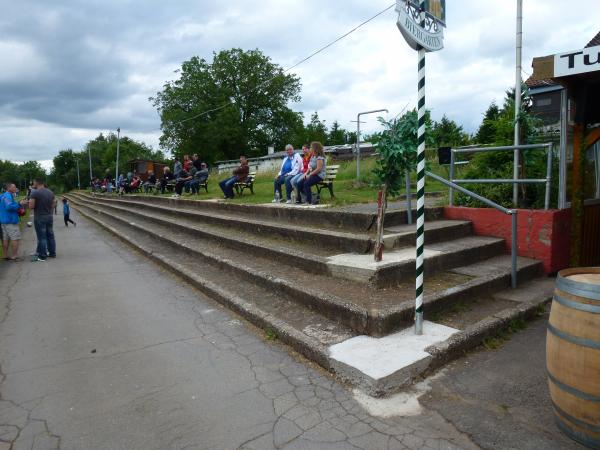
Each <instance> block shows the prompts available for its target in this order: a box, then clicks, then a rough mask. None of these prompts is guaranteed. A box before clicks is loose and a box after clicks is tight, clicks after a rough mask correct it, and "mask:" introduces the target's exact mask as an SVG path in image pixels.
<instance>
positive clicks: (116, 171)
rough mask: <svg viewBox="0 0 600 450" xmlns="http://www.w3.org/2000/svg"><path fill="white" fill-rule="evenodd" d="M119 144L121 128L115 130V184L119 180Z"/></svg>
mask: <svg viewBox="0 0 600 450" xmlns="http://www.w3.org/2000/svg"><path fill="white" fill-rule="evenodd" d="M120 142H121V127H119V128H117V166H116V169H115V183H116V181H117V180H118V179H119V143H120Z"/></svg>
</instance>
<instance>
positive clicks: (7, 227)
mask: <svg viewBox="0 0 600 450" xmlns="http://www.w3.org/2000/svg"><path fill="white" fill-rule="evenodd" d="M5 189H6V192H4V193H3V194H2V195H0V226H1V228H2V250H3V251H4V259H5V260H6V261H17V260H18V257H19V241H20V240H21V230H19V213H18V211H19V208H20V207H21V205H20V204H19V203H17V201H16V200H15V194H16V192H17V186H16V185H15V184H13V183H7V184H6V186H5ZM9 242H12V257H9V256H8V249H9V245H8V243H9Z"/></svg>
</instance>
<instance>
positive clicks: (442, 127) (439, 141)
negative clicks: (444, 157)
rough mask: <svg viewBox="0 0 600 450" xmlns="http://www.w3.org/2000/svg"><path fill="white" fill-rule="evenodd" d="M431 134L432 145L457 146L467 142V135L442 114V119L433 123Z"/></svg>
mask: <svg viewBox="0 0 600 450" xmlns="http://www.w3.org/2000/svg"><path fill="white" fill-rule="evenodd" d="M431 134H432V136H431V137H432V139H433V143H434V145H436V146H438V147H443V146H448V147H458V146H461V145H466V144H468V143H469V135H468V134H467V133H465V132H464V131H463V128H462V127H461V126H459V125H458V124H457V123H456V122H454V121H453V120H450V119H448V118H447V117H446V115H444V116H442V120H440V121H439V122H434V123H433V128H432V130H431Z"/></svg>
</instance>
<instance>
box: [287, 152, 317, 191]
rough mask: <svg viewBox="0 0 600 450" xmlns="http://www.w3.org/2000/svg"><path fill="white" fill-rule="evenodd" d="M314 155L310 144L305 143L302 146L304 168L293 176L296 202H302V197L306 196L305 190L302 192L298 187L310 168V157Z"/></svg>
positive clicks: (292, 182)
mask: <svg viewBox="0 0 600 450" xmlns="http://www.w3.org/2000/svg"><path fill="white" fill-rule="evenodd" d="M311 156H312V154H311V152H310V145H309V144H304V145H303V146H302V170H301V171H300V172H299V173H298V174H297V175H296V176H295V177H294V178H292V181H291V184H292V193H294V192H295V193H296V203H302V197H303V196H304V192H300V190H299V189H298V182H299V181H300V180H301V179H302V178H304V174H305V173H306V171H307V170H308V162H309V161H310V157H311Z"/></svg>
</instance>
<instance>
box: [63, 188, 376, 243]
mask: <svg viewBox="0 0 600 450" xmlns="http://www.w3.org/2000/svg"><path fill="white" fill-rule="evenodd" d="M74 197H76V198H81V199H82V200H84V201H87V202H97V203H98V202H101V203H104V204H106V205H110V206H111V207H115V208H116V207H121V208H122V209H123V210H124V209H127V210H130V211H134V210H135V211H140V213H142V212H147V213H148V214H152V215H156V216H158V215H161V214H162V215H163V216H168V217H170V218H177V219H189V220H193V221H194V222H199V223H203V224H207V225H214V226H215V227H218V229H220V230H221V231H225V230H231V231H234V232H238V233H247V234H259V235H262V236H270V237H276V238H283V239H287V240H291V241H295V242H307V243H309V244H312V246H313V247H317V248H324V249H337V250H340V249H341V250H343V251H347V252H356V253H366V252H368V251H369V250H370V249H371V247H372V245H373V239H372V238H371V237H370V236H369V235H368V234H366V233H356V232H353V233H348V232H344V231H338V230H331V229H323V228H315V227H306V226H297V225H296V224H295V222H289V223H281V222H278V221H273V220H257V219H256V218H252V217H248V216H247V215H235V214H233V213H232V212H229V214H223V213H221V212H215V211H202V210H198V209H188V208H179V205H180V204H181V203H178V201H177V200H172V202H175V204H174V205H172V204H170V205H161V204H152V203H149V202H147V201H136V200H130V197H124V198H115V197H106V196H89V195H77V194H76V195H74ZM150 198H153V197H150ZM167 200H170V199H167ZM182 203H183V202H182ZM187 203H190V202H187ZM196 203H197V202H196ZM174 206H175V207H177V208H176V209H174ZM174 211H177V213H176V215H175V214H174Z"/></svg>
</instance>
